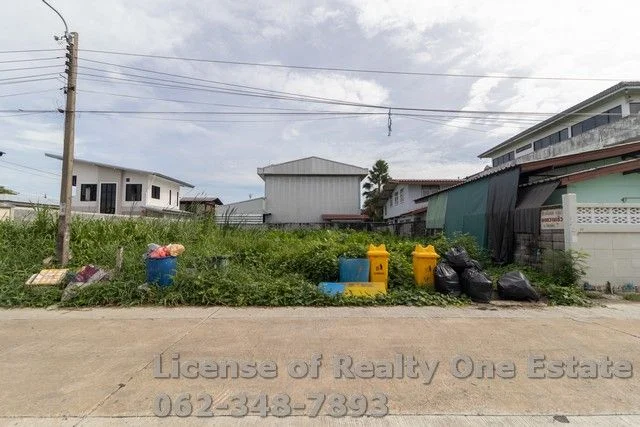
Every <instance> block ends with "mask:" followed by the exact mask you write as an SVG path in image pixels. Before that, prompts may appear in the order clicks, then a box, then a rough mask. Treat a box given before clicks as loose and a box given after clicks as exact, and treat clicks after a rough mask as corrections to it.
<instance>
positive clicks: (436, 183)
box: [378, 179, 462, 223]
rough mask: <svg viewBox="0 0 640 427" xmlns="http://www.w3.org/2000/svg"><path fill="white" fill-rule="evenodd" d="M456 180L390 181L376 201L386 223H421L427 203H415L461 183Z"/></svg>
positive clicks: (424, 216)
mask: <svg viewBox="0 0 640 427" xmlns="http://www.w3.org/2000/svg"><path fill="white" fill-rule="evenodd" d="M461 182H462V181H461V180H456V179H392V180H389V182H387V183H386V184H385V185H384V186H383V187H382V192H381V193H380V199H379V200H378V206H380V207H382V210H383V211H382V214H383V218H384V220H385V221H387V222H388V223H402V222H414V221H423V220H424V219H425V218H426V212H427V202H426V201H416V200H417V199H420V198H421V197H424V196H428V195H429V194H431V193H435V192H436V191H439V190H442V189H443V188H447V187H451V186H452V185H456V184H459V183H461Z"/></svg>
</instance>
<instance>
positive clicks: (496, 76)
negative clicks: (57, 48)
mask: <svg viewBox="0 0 640 427" xmlns="http://www.w3.org/2000/svg"><path fill="white" fill-rule="evenodd" d="M80 50H81V51H82V52H88V53H99V54H106V55H119V56H133V57H139V58H154V59H169V60H179V61H188V62H205V63H213V64H225V65H245V66H256V67H268V68H285V69H295V70H309V71H341V72H350V73H367V74H391V75H407V76H429V77H463V78H492V79H517V80H560V81H592V82H593V81H596V82H597V81H600V82H613V81H622V80H625V79H612V78H591V77H551V76H523V75H503V74H464V73H436V72H418V71H399V70H381V69H366V68H346V67H321V66H307V65H290V64H269V63H264V62H249V61H226V60H220V59H203V58H189V57H179V56H166V55H152V54H144V53H133V52H120V51H113V50H98V49H80Z"/></svg>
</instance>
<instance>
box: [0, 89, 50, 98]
mask: <svg viewBox="0 0 640 427" xmlns="http://www.w3.org/2000/svg"><path fill="white" fill-rule="evenodd" d="M53 90H56V91H57V90H59V89H44V90H34V91H30V92H19V93H9V94H6V95H0V98H7V97H10V96H20V95H33V94H36V93H44V92H50V91H53Z"/></svg>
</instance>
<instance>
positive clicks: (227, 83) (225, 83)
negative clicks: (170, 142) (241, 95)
mask: <svg viewBox="0 0 640 427" xmlns="http://www.w3.org/2000/svg"><path fill="white" fill-rule="evenodd" d="M83 60H84V61H87V62H93V63H97V64H102V65H109V66H112V67H119V68H126V69H130V70H136V71H142V72H146V73H153V74H159V75H164V76H170V77H177V78H181V79H189V80H195V81H200V82H206V83H214V84H219V85H224V86H230V87H237V88H241V89H251V90H257V91H261V92H269V93H275V94H279V95H288V96H295V97H303V98H310V99H318V100H323V101H335V102H345V101H341V100H336V99H332V98H324V97H318V96H312V95H306V94H300V93H294V92H284V91H279V90H273V89H265V88H261V87H256V86H248V85H242V84H237V83H229V82H222V81H219V80H210V79H202V78H198V77H192V76H186V75H184V74H175V73H166V72H162V71H156V70H150V69H148V68H140V67H131V66H128V65H121V64H114V63H112V62H104V61H96V60H93V59H83ZM80 68H86V69H91V70H96V71H101V72H109V73H110V72H111V71H109V70H103V69H99V68H91V67H84V66H81V67H80ZM119 74H122V75H127V76H133V77H142V78H146V79H153V78H152V77H148V76H140V75H135V74H127V73H122V72H119ZM153 80H161V81H169V82H173V83H183V84H188V83H187V82H176V81H175V80H163V79H153ZM206 87H211V86H206Z"/></svg>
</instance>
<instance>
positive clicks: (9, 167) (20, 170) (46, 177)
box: [3, 165, 58, 180]
mask: <svg viewBox="0 0 640 427" xmlns="http://www.w3.org/2000/svg"><path fill="white" fill-rule="evenodd" d="M3 168H6V169H9V170H12V171H14V172H21V173H24V174H27V175H31V176H37V177H38V178H45V179H55V180H58V178H56V177H54V176H49V175H44V174H41V173H36V172H29V171H26V170H23V169H19V168H14V167H12V166H6V165H4V166H3Z"/></svg>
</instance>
